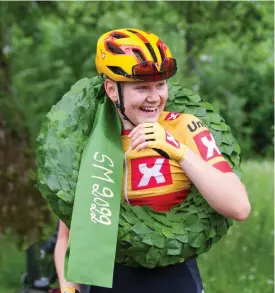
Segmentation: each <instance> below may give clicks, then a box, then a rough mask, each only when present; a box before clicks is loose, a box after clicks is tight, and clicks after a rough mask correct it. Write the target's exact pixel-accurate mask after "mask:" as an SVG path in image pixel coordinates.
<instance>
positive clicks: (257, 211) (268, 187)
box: [198, 161, 274, 293]
mask: <svg viewBox="0 0 275 293" xmlns="http://www.w3.org/2000/svg"><path fill="white" fill-rule="evenodd" d="M242 170H243V182H244V183H245V185H246V188H247V191H248V196H249V199H250V202H251V206H252V210H251V214H250V216H249V218H248V219H247V220H246V221H245V222H235V223H234V226H233V227H232V228H231V229H230V231H229V233H228V235H226V236H225V237H224V238H223V239H222V240H221V241H220V242H219V243H217V244H216V245H215V246H213V248H212V249H211V250H210V251H209V252H208V253H206V254H204V255H201V256H200V257H199V261H198V263H199V267H200V271H201V275H202V278H203V282H204V287H205V293H267V292H270V293H271V292H274V281H273V279H274V266H273V264H274V258H273V257H274V251H273V249H274V226H273V223H274V221H273V219H274V210H273V207H274V202H273V194H274V193H273V178H274V176H273V173H274V169H273V162H272V161H262V162H253V161H249V162H246V163H244V164H243V165H242Z"/></svg>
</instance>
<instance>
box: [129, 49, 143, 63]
mask: <svg viewBox="0 0 275 293" xmlns="http://www.w3.org/2000/svg"><path fill="white" fill-rule="evenodd" d="M132 51H133V53H134V54H135V55H136V57H137V59H138V61H139V62H143V61H146V59H145V58H144V56H143V54H142V53H141V52H140V51H139V50H137V49H133V50H132Z"/></svg>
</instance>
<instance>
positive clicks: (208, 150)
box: [180, 114, 232, 173]
mask: <svg viewBox="0 0 275 293" xmlns="http://www.w3.org/2000/svg"><path fill="white" fill-rule="evenodd" d="M180 128H181V129H182V131H183V132H182V142H183V143H184V144H185V145H186V146H187V147H189V148H190V149H191V150H192V151H193V152H194V153H196V154H198V155H199V156H200V157H201V158H202V159H203V160H205V161H206V162H208V163H209V164H211V165H213V166H214V167H215V168H217V169H218V170H220V171H222V172H224V173H226V172H232V169H231V167H230V166H229V164H228V163H227V161H226V160H225V159H224V157H223V155H222V153H221V151H220V150H219V148H218V146H217V144H216V141H215V139H214V137H213V135H212V134H211V133H210V131H209V130H208V129H207V128H206V127H205V126H204V125H203V123H202V121H201V120H200V119H199V118H197V117H196V116H194V115H190V114H182V115H181V127H180Z"/></svg>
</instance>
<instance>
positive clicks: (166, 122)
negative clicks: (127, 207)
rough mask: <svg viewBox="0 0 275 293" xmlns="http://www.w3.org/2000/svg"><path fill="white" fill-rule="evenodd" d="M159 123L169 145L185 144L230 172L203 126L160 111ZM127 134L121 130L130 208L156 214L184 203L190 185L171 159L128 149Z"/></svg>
mask: <svg viewBox="0 0 275 293" xmlns="http://www.w3.org/2000/svg"><path fill="white" fill-rule="evenodd" d="M158 123H159V124H160V125H162V126H163V127H164V128H165V130H166V131H167V132H168V133H169V134H170V135H171V136H170V137H169V142H170V143H171V144H174V145H177V142H178V141H179V142H181V143H183V144H185V145H186V146H187V147H188V148H189V149H191V150H192V151H193V152H194V153H196V154H198V155H199V156H201V157H202V158H203V159H204V160H205V161H207V162H208V163H209V164H211V165H213V166H214V167H215V168H217V169H218V170H220V171H222V172H232V170H231V168H230V166H229V165H228V163H227V162H226V160H225V159H224V158H223V156H222V154H221V152H220V150H219V148H218V147H217V145H216V142H215V139H214V138H213V136H212V134H211V133H210V132H209V130H208V129H207V128H206V127H205V126H204V125H203V123H202V122H201V121H200V120H199V119H198V118H197V117H195V116H193V115H190V114H180V113H172V112H165V111H164V112H162V115H161V116H160V118H159V120H158ZM129 133H130V131H122V143H123V149H124V152H125V153H126V155H125V164H124V177H123V182H124V181H125V180H126V183H127V188H124V186H123V196H124V198H125V199H126V200H128V201H129V202H130V204H132V205H150V206H151V207H152V208H153V209H154V210H156V211H167V210H169V209H170V208H171V207H172V206H173V205H175V204H177V203H180V202H182V201H184V199H185V198H186V197H187V195H188V192H189V189H190V186H191V184H192V182H191V181H190V179H189V178H188V177H187V175H186V174H185V172H184V171H183V170H182V168H181V167H180V165H179V164H178V163H177V162H176V161H173V160H169V159H166V158H164V157H162V156H161V155H159V154H158V153H157V152H156V151H154V150H153V149H149V148H148V149H144V150H142V151H139V152H137V151H135V150H130V151H128V149H129V142H130V138H129V137H128V134H129Z"/></svg>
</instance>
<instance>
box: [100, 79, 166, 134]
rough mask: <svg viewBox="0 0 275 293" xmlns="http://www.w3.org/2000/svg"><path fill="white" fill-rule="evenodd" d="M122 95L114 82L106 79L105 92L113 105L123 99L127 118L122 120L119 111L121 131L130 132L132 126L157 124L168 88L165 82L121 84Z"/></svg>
mask: <svg viewBox="0 0 275 293" xmlns="http://www.w3.org/2000/svg"><path fill="white" fill-rule="evenodd" d="M121 88H122V93H121V95H120V97H119V91H118V88H117V84H116V82H114V81H112V80H110V79H107V80H106V81H105V91H106V93H107V95H108V96H109V97H110V99H111V100H112V101H113V102H114V103H119V101H120V100H122V99H123V105H124V109H125V111H124V114H125V116H126V117H127V118H128V119H127V120H126V119H123V115H122V113H121V112H120V111H119V112H118V113H119V115H120V117H121V121H122V124H123V129H125V130H131V129H133V128H134V125H139V124H140V123H143V122H157V121H158V119H159V116H160V114H161V113H162V111H163V110H164V107H165V103H166V101H167V99H168V86H167V82H166V81H157V82H123V83H122V84H121Z"/></svg>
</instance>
